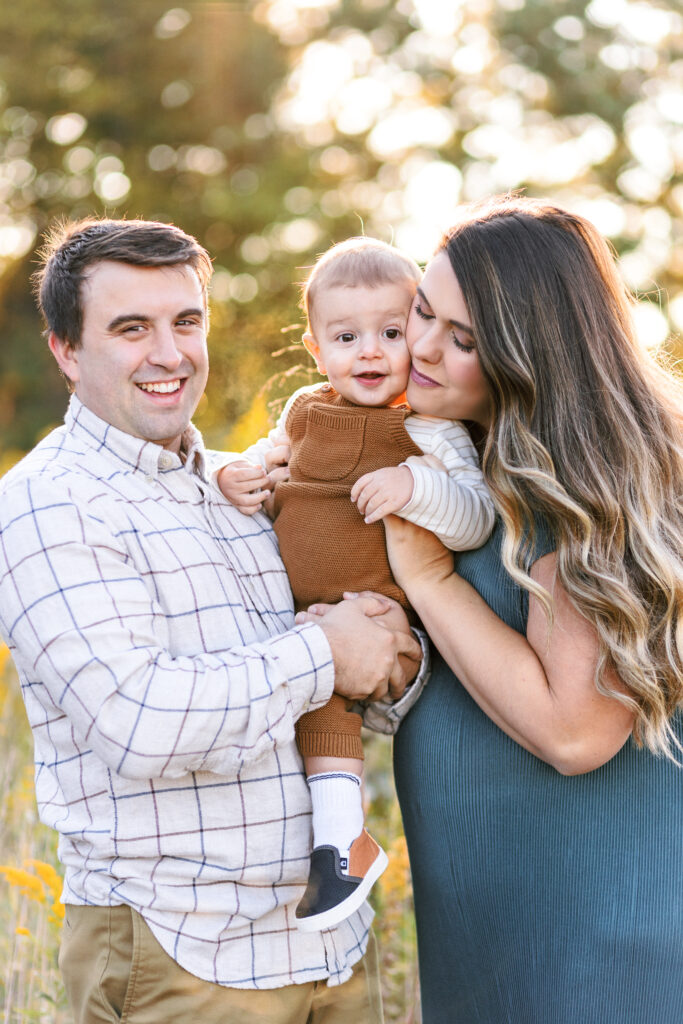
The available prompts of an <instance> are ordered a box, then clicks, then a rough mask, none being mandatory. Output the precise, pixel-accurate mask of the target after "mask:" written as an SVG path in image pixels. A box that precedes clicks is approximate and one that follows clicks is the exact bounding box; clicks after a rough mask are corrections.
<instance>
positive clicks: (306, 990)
mask: <svg viewBox="0 0 683 1024" xmlns="http://www.w3.org/2000/svg"><path fill="white" fill-rule="evenodd" d="M210 275H211V263H210V260H209V257H208V255H207V253H206V252H205V251H204V250H203V249H202V248H201V247H200V246H199V245H198V243H197V242H196V241H195V240H194V239H193V238H191V237H190V236H188V235H186V234H185V233H184V232H182V231H180V230H179V229H177V228H175V227H172V226H170V225H166V224H159V223H153V222H145V221H106V220H105V221H96V220H89V221H84V222H81V223H80V224H76V225H70V226H67V227H65V228H63V229H60V230H59V231H58V232H57V233H56V234H55V236H54V237H53V238H52V239H51V240H50V242H49V244H48V246H47V248H46V251H45V253H44V265H43V267H42V269H41V270H40V271H39V273H38V275H37V285H38V293H39V302H40V306H41V310H42V312H43V315H44V318H45V320H46V323H47V330H48V343H49V346H50V349H51V351H52V353H53V355H54V356H55V359H56V360H57V363H58V365H59V367H60V369H61V370H62V372H63V374H64V375H65V377H66V378H67V379H68V381H69V382H70V387H71V389H72V391H73V395H72V398H71V401H70V405H69V409H68V412H67V415H66V419H65V424H64V426H63V427H60V428H58V429H57V430H54V431H53V432H52V433H51V434H49V435H48V436H47V437H46V438H45V439H44V440H43V441H42V442H40V444H38V445H37V446H36V448H35V449H34V450H33V451H32V452H30V453H29V455H28V456H27V457H26V458H25V459H23V460H22V462H20V463H19V465H18V466H16V467H15V468H14V469H13V470H12V471H11V472H10V473H9V474H8V475H7V476H6V477H5V478H4V480H3V482H2V485H0V629H1V630H2V633H3V635H4V637H5V638H6V640H7V643H8V644H9V646H10V649H11V651H12V654H13V656H14V658H15V661H16V664H17V668H18V670H19V675H20V678H21V682H22V688H23V692H24V697H25V701H26V707H27V711H28V716H29V721H30V724H31V727H32V730H33V733H34V739H35V752H36V753H35V756H36V788H37V795H38V803H39V807H40V812H41V817H42V820H43V821H44V822H46V823H47V824H48V825H50V826H51V827H53V828H55V829H57V830H58V831H59V833H60V844H59V853H60V859H61V861H62V863H63V864H64V867H65V874H66V877H65V884H64V896H63V898H64V902H65V903H66V904H67V913H66V922H65V929H64V939H63V944H62V951H61V955H60V963H61V966H62V970H63V973H64V978H65V983H66V988H67V993H68V996H69V999H70V1002H71V1004H72V1007H73V1012H74V1018H75V1022H76V1024H86V1022H88V1024H89V1022H91V1021H116V1020H119V1019H120V1018H121V1016H122V1015H124V1014H125V1018H126V1020H127V1021H129V1022H131V1024H136V1022H137V1024H142V1022H143V1021H144V1022H151V1021H159V1022H164V1024H166V1022H168V1021H174V1022H180V1024H185V1022H188V1024H189V1022H195V1021H197V1022H202V1024H213V1022H214V1021H215V1022H216V1024H218V1021H221V1022H224V1021H232V1020H238V1019H239V1020H240V1021H245V1022H249V1021H252V1020H253V1021H256V1020H259V1021H260V1020H263V1021H268V1022H269V1024H279V1022H283V1024H284V1022H287V1024H290V1022H291V1024H299V1022H301V1024H304V1022H308V1021H310V1022H313V1021H316V1022H323V1021H324V1022H325V1024H333V1022H337V1021H353V1022H354V1024H357V1022H364V1021H368V1022H370V1021H372V1022H375V1021H379V1020H380V1019H381V1006H380V1004H379V1003H378V995H377V993H376V988H377V977H376V969H375V968H374V967H373V964H372V962H371V957H370V953H368V954H367V955H364V954H365V950H366V945H367V943H368V939H369V928H370V921H371V918H372V912H371V910H370V909H369V908H368V907H367V905H364V906H363V907H362V908H361V910H360V911H358V912H357V913H356V914H354V915H353V916H352V917H351V918H350V919H349V920H348V921H346V922H344V923H343V924H341V925H340V926H339V927H338V928H336V929H334V930H330V931H327V932H323V933H313V934H311V933H303V932H299V931H297V930H296V927H295V918H294V908H295V907H296V904H297V902H298V900H299V898H300V897H301V894H302V892H303V887H304V885H305V882H306V874H307V865H308V858H309V853H310V802H309V797H308V790H307V787H306V783H305V779H304V776H303V774H302V766H301V761H300V758H299V756H298V754H297V752H296V746H295V743H294V723H295V721H296V719H297V718H298V717H299V716H300V715H301V714H302V713H303V712H305V711H307V710H309V709H311V708H315V707H318V706H321V705H322V704H324V703H325V702H326V701H327V699H328V698H329V696H330V694H331V693H332V689H333V686H334V688H335V689H336V690H337V691H338V692H341V693H343V694H345V695H347V696H349V697H351V698H360V697H366V696H368V695H371V696H373V697H374V698H378V697H384V696H386V697H387V699H386V700H385V701H384V703H383V704H381V705H378V706H376V707H375V708H374V709H373V716H374V720H375V724H376V725H377V726H378V727H379V728H380V729H382V730H383V731H386V732H391V731H392V730H393V729H394V728H395V727H396V724H397V723H398V721H399V720H400V716H401V714H403V713H404V712H405V710H406V709H407V707H408V705H409V704H410V703H411V702H412V700H413V699H414V698H415V696H416V695H417V692H418V691H419V689H420V685H421V682H420V680H418V681H416V682H415V683H414V684H413V686H412V687H411V689H410V691H409V692H408V694H406V695H405V696H402V695H403V691H404V688H405V685H406V674H405V672H404V668H403V666H404V665H405V664H406V662H408V663H409V664H412V669H411V670H410V671H409V673H408V674H409V675H412V674H414V671H415V667H416V665H417V663H418V661H419V657H420V652H419V645H418V644H417V643H416V641H415V639H414V638H413V637H412V635H411V634H410V632H409V631H408V630H407V625H406V623H405V621H404V619H402V618H400V616H398V617H397V614H396V610H395V609H392V610H391V611H390V612H388V613H387V614H383V613H384V611H385V606H384V605H380V604H379V602H376V601H374V600H373V599H370V598H359V599H357V600H356V601H347V602H343V603H342V604H340V605H338V606H336V607H334V608H333V609H331V610H330V611H328V612H327V613H326V614H325V615H323V617H322V618H317V617H316V618H315V619H314V620H313V621H309V622H305V623H304V624H302V625H299V626H295V625H294V616H293V611H292V599H291V593H290V590H289V585H288V583H287V578H286V575H285V572H284V568H283V566H282V562H281V561H280V557H279V554H278V551H277V545H276V543H275V541H274V539H273V534H272V531H271V529H270V525H269V523H268V522H267V520H266V519H265V517H264V516H261V515H257V516H254V517H249V516H244V515H242V514H241V513H239V512H238V511H237V510H235V509H234V508H232V506H230V505H229V504H228V503H227V502H226V501H225V499H223V497H222V495H220V493H219V492H218V490H217V488H215V487H213V486H212V484H211V482H210V474H209V472H208V464H207V456H206V452H205V450H204V448H203V445H202V441H201V437H200V435H199V434H198V432H197V431H196V429H195V428H194V427H193V426H192V425H191V422H190V420H191V416H192V414H193V412H194V410H195V408H196V406H197V403H198V401H199V399H200V397H201V395H202V393H203V390H204V386H205V383H206V379H207V373H208V360H207V349H206V331H207V287H208V282H209V278H210ZM401 615H402V613H401ZM382 620H384V621H382ZM392 626H393V628H392ZM399 656H401V657H400V660H399ZM366 682H367V685H366Z"/></svg>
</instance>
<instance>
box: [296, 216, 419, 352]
mask: <svg viewBox="0 0 683 1024" xmlns="http://www.w3.org/2000/svg"><path fill="white" fill-rule="evenodd" d="M421 280H422V271H421V270H420V268H419V267H418V265H417V263H416V262H415V261H414V260H413V259H411V258H410V256H406V254H405V253H403V252H401V251H400V249H395V248H394V246H393V245H389V244H388V243H387V242H382V241H380V240H379V239H378V238H367V237H366V236H365V235H359V236H357V237H353V238H347V239H346V240H345V241H344V242H338V243H337V244H336V245H333V246H332V247H331V248H330V249H328V250H327V252H324V253H323V254H322V256H321V257H320V259H319V260H318V261H317V263H316V264H315V265H314V267H313V268H312V270H311V272H310V274H309V275H308V279H307V280H306V281H305V282H304V284H303V285H302V287H301V308H302V309H303V311H304V313H305V314H306V319H307V321H308V328H309V330H310V331H311V332H312V333H315V332H314V331H313V327H312V319H313V312H314V309H315V303H316V297H317V296H318V295H319V293H320V292H321V291H322V290H323V289H325V288H359V287H363V288H379V287H381V286H382V285H385V284H401V283H402V282H403V281H410V283H411V284H413V285H415V286H417V285H418V284H419V283H420V281H421Z"/></svg>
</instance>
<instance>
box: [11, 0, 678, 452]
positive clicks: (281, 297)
mask: <svg viewBox="0 0 683 1024" xmlns="http://www.w3.org/2000/svg"><path fill="white" fill-rule="evenodd" d="M0 39H2V46H1V53H0V332H1V336H2V339H3V344H2V346H1V347H0V449H2V451H4V452H7V451H8V450H15V449H16V450H22V449H23V450H25V449H26V448H28V447H30V446H31V445H32V444H33V443H34V441H35V439H36V438H37V437H38V436H39V435H40V434H41V433H42V432H44V431H45V430H46V429H47V428H48V427H50V426H52V425H53V424H55V423H56V422H58V421H59V420H61V417H62V414H63V411H64V407H65V403H66V392H65V389H64V387H63V384H62V382H61V381H60V379H59V376H58V374H57V371H56V369H55V367H54V366H53V365H52V361H51V357H50V356H49V354H48V352H47V349H46V346H45V341H44V339H43V338H42V337H41V325H40V323H39V319H38V316H37V313H36V311H35V307H34V302H33V299H32V296H31V293H30V286H29V278H30V274H31V272H32V270H33V264H34V260H35V256H34V253H35V250H36V248H37V247H38V246H39V244H40V236H41V235H42V233H43V232H44V231H45V229H46V227H47V225H48V224H49V223H50V222H51V221H52V220H53V219H54V218H55V217H64V216H66V217H78V216H82V215H86V214H90V213H96V214H100V213H106V214H108V215H114V216H128V217H138V216H142V217H148V218H158V219H162V220H172V221H174V222H175V223H178V224H179V225H181V226H182V227H183V228H185V229H186V230H188V231H190V232H191V233H193V234H195V235H196V236H197V237H198V238H199V239H200V241H202V242H203V243H204V244H205V245H206V246H207V248H208V249H209V250H210V252H211V253H212V255H213V257H214V258H215V264H216V270H217V273H216V279H215V286H214V292H213V304H212V305H213V308H212V334H211V352H212V365H213V373H212V379H211V383H210V387H209V390H208V392H207V396H206V398H205V400H204V401H203V402H202V405H201V406H200V409H199V411H198V422H199V424H200V426H201V427H202V428H203V430H204V432H205V434H206V436H207V439H208V440H209V442H210V443H212V444H216V445H220V444H226V443H228V442H229V441H230V439H231V437H232V439H233V443H234V439H235V438H238V439H240V441H242V440H243V439H244V435H245V434H246V433H248V432H249V431H250V430H255V431H258V430H259V429H262V421H263V420H264V418H265V417H266V416H267V413H268V408H269V405H268V403H269V402H271V401H274V402H277V400H278V398H279V397H281V396H282V395H284V394H286V393H288V392H289V391H291V389H292V388H293V387H294V386H295V385H297V384H299V383H302V382H303V381H304V379H305V377H306V374H308V373H310V372H311V371H310V368H309V369H301V370H297V369H296V367H298V366H299V365H306V360H305V359H304V358H303V356H304V353H303V352H302V350H301V348H300V347H299V346H298V344H297V342H298V340H299V335H300V332H301V327H300V313H299V310H298V305H297V299H298V296H297V288H296V284H297V282H299V281H300V280H301V279H302V277H303V275H304V274H305V268H306V267H308V266H310V264H311V262H312V261H313V260H314V259H315V256H316V254H317V253H318V252H320V251H322V250H324V249H325V248H326V247H327V246H328V245H329V244H330V243H331V242H333V241H338V240H340V239H341V238H343V237H345V236H347V235H349V234H358V233H360V232H361V231H365V232H366V233H367V234H375V235H378V236H380V237H383V238H386V239H391V238H395V239H396V240H397V241H398V243H399V244H402V245H404V246H405V247H406V248H408V249H410V250H411V251H412V253H413V255H415V256H416V257H417V258H419V259H424V258H426V257H427V255H428V253H429V248H430V246H431V245H433V244H434V243H435V242H436V240H437V237H438V229H439V228H443V227H445V226H447V224H448V220H449V217H450V215H451V212H452V209H453V207H454V205H455V203H456V202H457V201H458V200H459V199H470V198H477V197H478V196H480V195H482V194H484V193H487V192H494V191H504V190H506V189H508V188H524V189H526V190H527V191H528V192H529V193H531V194H540V195H548V196H552V197H553V198H555V199H557V200H558V201H560V202H563V203H565V204H566V205H569V206H572V207H573V208H575V209H578V210H579V212H584V213H586V214H587V215H588V216H590V217H591V218H592V219H594V220H595V222H596V223H597V224H598V226H599V227H600V228H601V229H602V230H603V231H604V232H605V233H606V234H608V235H609V236H610V237H611V239H612V241H613V243H614V244H615V246H616V248H617V249H618V251H619V252H620V253H621V255H622V257H623V269H624V275H625V277H626V279H627V281H628V283H629V284H630V286H631V287H632V288H633V290H634V291H635V292H636V293H638V294H639V295H640V296H641V298H649V299H650V300H651V301H650V302H649V303H646V304H645V305H644V307H643V309H641V312H644V314H650V315H649V318H648V317H647V316H645V319H644V321H643V322H644V323H645V325H646V326H648V325H649V329H650V333H651V335H652V337H653V338H654V340H657V338H658V337H660V338H661V337H663V336H664V335H666V334H667V333H669V334H671V335H673V337H670V338H669V340H668V342H666V343H665V344H668V347H669V349H670V351H672V352H673V353H674V355H675V356H676V357H678V356H680V355H681V349H680V345H679V342H678V341H677V340H676V337H675V335H676V332H677V331H680V329H681V326H682V324H683V174H682V170H683V15H681V13H680V9H679V8H678V5H677V4H676V3H675V2H671V3H666V2H664V0H662V2H657V0H593V2H592V3H589V4H588V5H586V4H585V3H583V2H579V0H553V2H552V3H548V2H547V0H526V2H525V0H498V2H494V0H469V2H467V3H464V2H461V0H398V2H391V3H388V2H386V0H244V2H231V0H213V2H196V3H194V2H193V3H186V4H185V5H184V6H183V7H169V3H168V0H146V2H145V3H140V2H137V3H133V2H132V0H119V2H118V3H117V4H111V3H108V2H104V0H62V2H61V3H60V4H50V3H48V2H47V0H23V3H21V4H16V3H15V4H9V3H7V4H3V5H2V7H0ZM655 282H656V283H655ZM658 310H661V312H660V313H658ZM667 323H668V332H667ZM274 352H278V353H280V354H279V355H277V356H275V357H273V353H274ZM271 378H272V380H271ZM269 380H270V381H271V384H270V386H269V387H268V388H267V389H266V390H265V391H264V390H263V388H264V384H265V383H266V381H269ZM274 408H275V407H274ZM271 412H272V409H271Z"/></svg>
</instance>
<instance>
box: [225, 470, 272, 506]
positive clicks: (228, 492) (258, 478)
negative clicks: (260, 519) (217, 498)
mask: <svg viewBox="0 0 683 1024" xmlns="http://www.w3.org/2000/svg"><path fill="white" fill-rule="evenodd" d="M217 483H218V486H219V487H220V489H221V491H222V492H223V494H224V495H225V497H226V498H227V499H228V501H229V502H230V503H231V504H232V505H234V506H235V508H237V509H239V511H240V512H242V513H243V514H244V515H245V516H253V515H254V513H255V512H258V511H259V509H260V508H261V506H262V504H263V502H264V501H265V500H266V499H267V498H269V497H270V491H269V490H268V476H267V474H266V473H265V472H264V470H263V469H262V468H261V466H254V465H253V464H252V463H251V462H247V461H246V460H244V461H242V462H230V463H228V465H227V466H223V468H222V469H221V470H220V471H219V473H218V477H217Z"/></svg>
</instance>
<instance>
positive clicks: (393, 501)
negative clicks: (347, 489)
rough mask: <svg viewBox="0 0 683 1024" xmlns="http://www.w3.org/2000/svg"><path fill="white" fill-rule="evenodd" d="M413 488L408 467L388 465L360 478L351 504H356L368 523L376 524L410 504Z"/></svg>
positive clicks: (354, 487)
mask: <svg viewBox="0 0 683 1024" xmlns="http://www.w3.org/2000/svg"><path fill="white" fill-rule="evenodd" d="M413 486H414V482H413V474H412V473H411V472H410V470H409V469H408V467H407V466H387V467H385V469H376V470H375V471H374V472H373V473H366V474H365V476H361V477H359V479H358V480H356V482H355V484H354V485H353V487H352V488H351V501H355V502H356V504H357V505H358V511H359V512H360V514H361V515H362V516H364V517H365V522H366V523H376V522H377V520H378V519H383V518H384V516H388V515H391V513H392V512H398V511H399V510H400V509H402V508H403V506H404V505H407V504H408V502H409V501H410V499H411V497H412V494H413Z"/></svg>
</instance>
